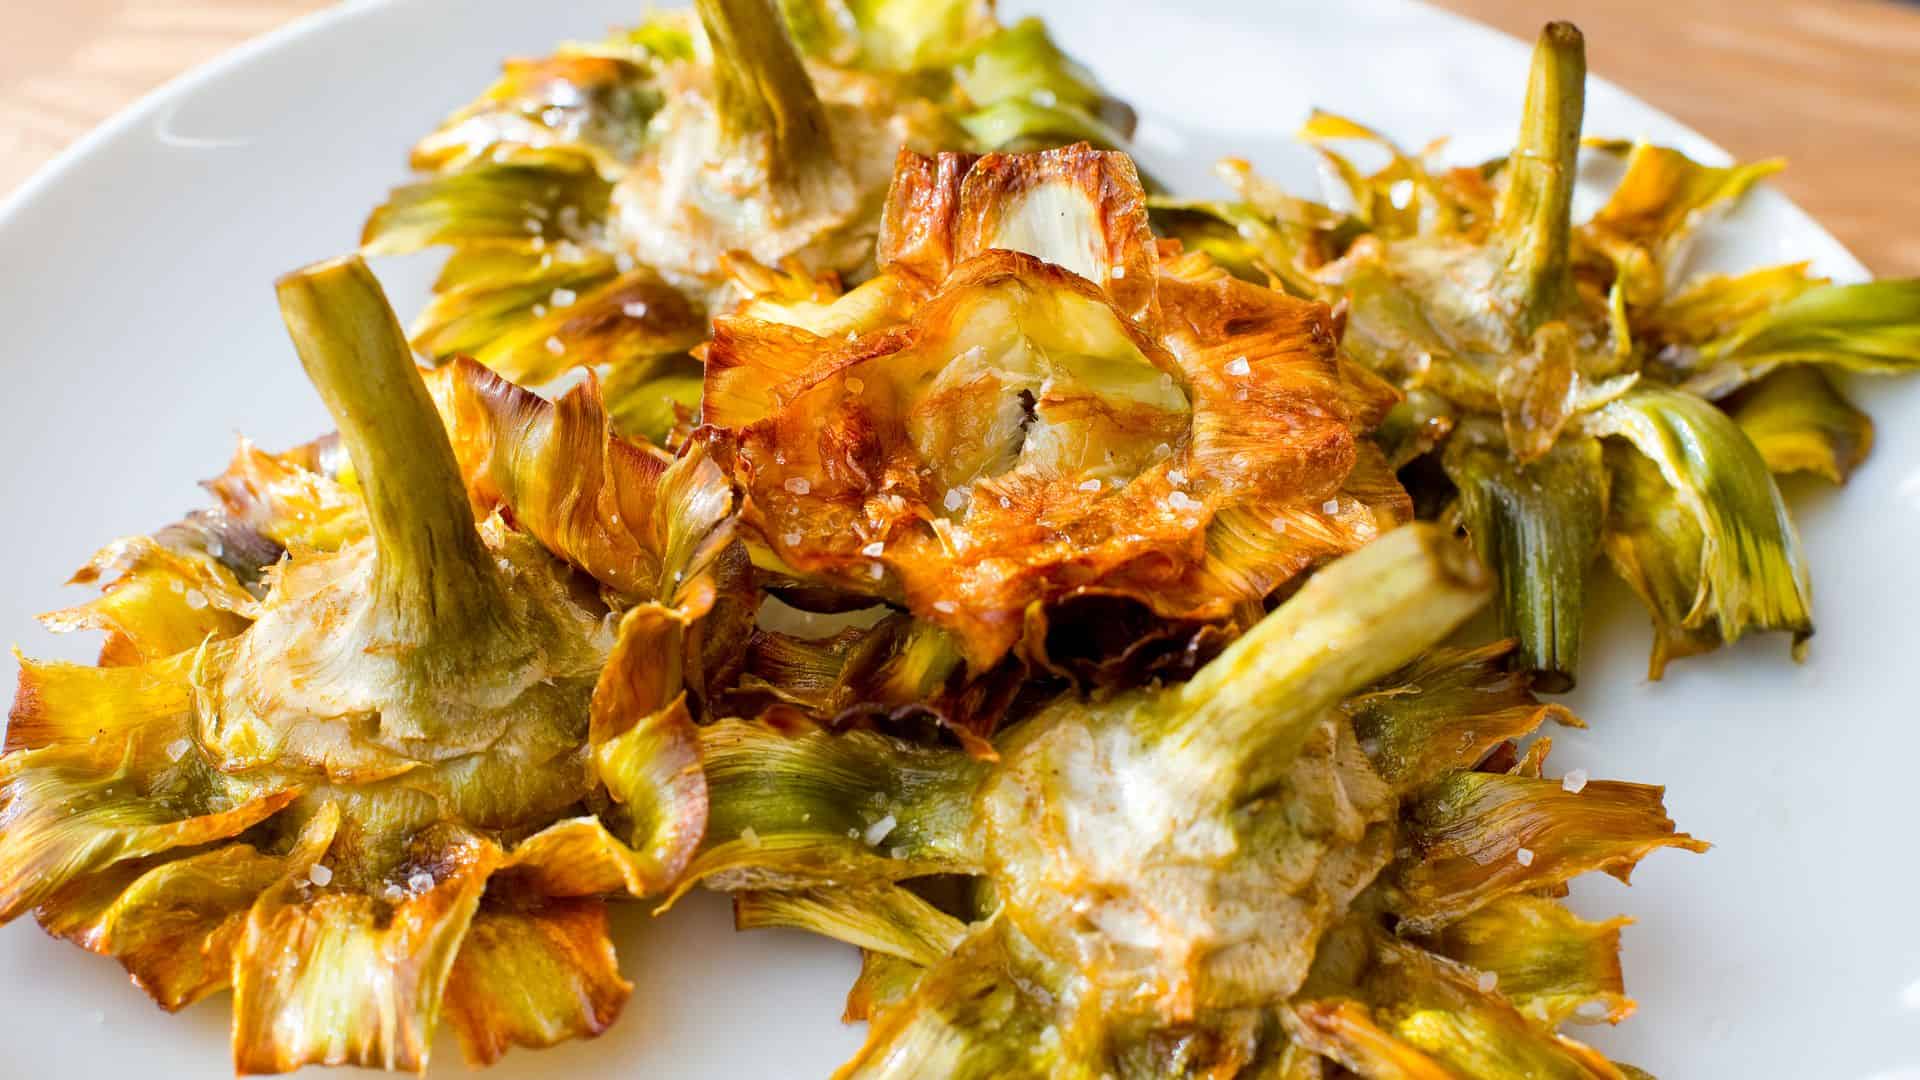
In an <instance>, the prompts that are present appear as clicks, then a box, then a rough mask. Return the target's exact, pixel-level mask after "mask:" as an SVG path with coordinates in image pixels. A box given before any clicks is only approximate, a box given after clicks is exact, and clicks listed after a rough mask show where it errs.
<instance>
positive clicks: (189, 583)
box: [40, 536, 258, 664]
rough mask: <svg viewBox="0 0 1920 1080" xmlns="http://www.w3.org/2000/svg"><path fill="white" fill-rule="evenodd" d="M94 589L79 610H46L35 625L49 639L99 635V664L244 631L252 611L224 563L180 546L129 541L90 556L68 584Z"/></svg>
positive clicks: (165, 653)
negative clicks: (79, 633) (47, 632)
mask: <svg viewBox="0 0 1920 1080" xmlns="http://www.w3.org/2000/svg"><path fill="white" fill-rule="evenodd" d="M102 581H104V582H105V583H104V584H102V585H101V595H100V596H99V597H97V598H95V599H93V600H90V601H88V602H86V603H84V604H79V605H76V606H74V607H70V608H65V609H63V610H60V611H54V612H49V613H47V614H45V615H42V616H40V623H41V625H42V626H45V627H46V628H47V629H49V630H52V631H54V632H56V633H69V632H72V631H75V630H99V631H102V632H104V633H105V634H106V635H107V641H106V644H105V646H104V648H103V651H102V662H103V663H112V664H145V663H151V662H154V661H158V660H161V659H164V658H166V657H169V656H173V655H176V654H178V653H182V652H185V651H187V650H189V649H192V648H194V647H195V646H198V645H199V644H200V643H201V642H203V641H206V640H207V639H209V638H229V637H232V636H233V635H235V634H237V633H239V632H240V631H242V630H244V629H246V627H247V624H248V623H249V622H250V621H251V619H252V616H253V615H254V613H255V612H256V610H257V608H258V605H257V603H256V601H255V599H254V596H253V594H252V593H251V592H249V591H248V590H247V588H246V587H245V586H244V585H242V583H241V581H240V579H239V578H238V577H237V576H236V575H235V574H234V572H233V571H232V570H230V569H228V567H227V565H226V564H225V563H223V562H221V561H220V560H219V559H217V558H215V557H214V556H212V555H211V554H208V553H207V552H206V550H205V549H204V548H201V549H199V550H195V549H193V548H190V547H187V546H185V545H183V544H172V545H170V544H167V543H164V542H163V541H162V540H161V539H160V538H158V537H145V536H137V537H129V538H127V539H124V540H118V541H115V542H114V543H113V544H111V545H109V546H108V547H106V548H104V549H102V550H101V551H100V552H98V553H96V554H95V555H94V557H93V558H92V559H91V560H90V561H89V562H88V563H87V565H86V566H84V567H82V568H81V569H80V571H79V572H78V573H76V574H74V576H73V578H72V580H71V582H70V584H76V585H90V584H94V583H96V582H102Z"/></svg>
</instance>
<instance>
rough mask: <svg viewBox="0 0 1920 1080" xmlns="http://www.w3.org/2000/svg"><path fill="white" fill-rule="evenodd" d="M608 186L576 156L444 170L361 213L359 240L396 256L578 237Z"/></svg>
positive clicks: (603, 203) (603, 205)
mask: <svg viewBox="0 0 1920 1080" xmlns="http://www.w3.org/2000/svg"><path fill="white" fill-rule="evenodd" d="M612 191H613V188H612V185H611V184H609V183H608V182H607V181H606V180H605V179H603V178H602V177H601V176H600V174H599V173H598V172H597V171H595V170H594V169H593V167H592V165H591V164H590V163H589V162H588V161H586V160H584V159H575V160H574V161H572V162H559V163H554V164H549V165H483V166H479V167H477V168H472V169H467V170H463V171H460V172H451V173H446V174H444V175H439V176H433V177H429V178H427V179H425V180H421V181H418V182H416V183H413V184H408V185H406V186H405V187H401V188H396V189H395V190H394V192H393V194H392V195H391V196H389V197H388V199H387V202H386V203H385V204H383V205H382V206H380V207H379V208H378V209H376V210H375V211H374V212H373V214H372V216H370V217H369V218H367V224H366V227H365V228H364V229H363V230H362V231H361V236H360V246H361V249H362V250H363V251H365V252H366V253H367V254H369V255H404V254H407V253H409V252H414V251H423V250H425V249H427V248H429V247H433V246H435V245H436V244H475V245H499V246H505V247H524V246H528V245H533V246H541V245H545V244H559V243H561V242H563V241H564V242H567V243H574V244H578V243H582V242H584V241H586V240H587V239H588V236H587V231H586V230H587V229H588V228H589V227H590V226H591V224H592V223H594V222H597V221H600V220H602V219H603V218H605V217H606V214H607V205H608V200H609V198H610V197H611V195H612Z"/></svg>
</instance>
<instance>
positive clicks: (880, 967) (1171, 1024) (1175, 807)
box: [657, 525, 1704, 1080]
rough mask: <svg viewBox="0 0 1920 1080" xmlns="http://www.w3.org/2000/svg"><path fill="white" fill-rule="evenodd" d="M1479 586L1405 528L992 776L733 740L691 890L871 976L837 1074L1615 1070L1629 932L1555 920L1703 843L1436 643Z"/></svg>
mask: <svg viewBox="0 0 1920 1080" xmlns="http://www.w3.org/2000/svg"><path fill="white" fill-rule="evenodd" d="M1488 591H1489V590H1488V582H1487V580H1486V574H1485V571H1483V570H1482V569H1481V568H1480V567H1479V565H1478V564H1477V562H1476V561H1475V560H1474V557H1473V555H1472V554H1471V552H1469V551H1467V550H1465V549H1464V547H1463V546H1462V545H1460V544H1459V542H1458V541H1455V540H1453V539H1452V538H1451V537H1448V536H1445V535H1444V534H1442V533H1441V532H1440V531H1439V530H1437V529H1436V528H1434V527H1433V526H1429V525H1413V526H1408V527H1406V528H1402V529H1398V530H1396V531H1394V532H1392V533H1389V534H1388V535H1386V536H1385V537H1383V538H1381V539H1380V540H1377V541H1375V542H1374V543H1372V544H1371V545H1369V546H1367V547H1365V548H1362V549H1361V550H1360V551H1358V552H1356V553H1354V554H1351V555H1348V556H1346V557H1345V558H1343V559H1340V560H1338V561H1336V562H1334V563H1332V564H1331V565H1329V566H1327V567H1326V568H1325V569H1322V570H1321V571H1319V572H1318V573H1317V574H1316V575H1315V576H1314V577H1313V578H1312V579H1311V580H1309V581H1308V582H1307V583H1306V585H1305V586H1303V587H1302V588H1301V589H1300V590H1299V591H1298V592H1297V593H1295V594H1294V595H1293V596H1292V597H1291V598H1290V599H1288V600H1287V601H1286V602H1284V603H1283V604H1281V605H1280V607H1279V608H1278V609H1277V610H1275V611H1274V612H1273V613H1272V614H1271V615H1269V616H1267V617H1266V618H1265V619H1264V620H1263V621H1261V622H1260V623H1259V624H1258V625H1257V626H1255V627H1254V628H1253V629H1252V630H1251V631H1250V632H1248V633H1247V634H1246V635H1245V636H1243V637H1241V638H1240V639H1239V640H1238V641H1236V642H1235V643H1234V644H1233V645H1232V646H1231V647H1229V648H1228V649H1227V650H1226V651H1225V652H1223V653H1222V654H1221V655H1220V656H1219V657H1218V658H1217V659H1215V660H1214V661H1213V662H1212V663H1210V664H1209V665H1207V666H1206V667H1204V668H1202V669H1201V671H1200V672H1199V673H1198V674H1197V675H1196V676H1195V677H1194V678H1193V679H1192V680H1191V681H1188V682H1186V683H1184V684H1179V685H1173V686H1166V687H1152V688H1144V689H1140V690H1134V691H1127V692H1121V693H1117V694H1114V695H1111V696H1109V697H1106V698H1102V699H1093V700H1087V699H1083V698H1081V697H1079V696H1076V695H1072V694H1068V695H1065V696H1062V697H1059V698H1056V699H1054V700H1052V701H1049V702H1046V703H1044V704H1042V705H1040V706H1039V707H1037V708H1036V709H1035V710H1034V711H1033V712H1032V713H1031V715H1028V716H1025V717H1024V718H1022V719H1021V720H1020V721H1018V722H1017V723H1016V724H1014V725H1013V726H1011V727H1010V728H1009V729H1008V730H1006V731H1005V732H1004V733H1002V734H1001V736H1000V737H999V738H997V739H996V740H995V744H994V748H995V751H996V755H995V759H994V760H982V759H980V758H978V757H976V756H970V755H968V754H965V753H963V752H961V751H959V750H946V749H937V748H929V747H927V746H924V745H920V744H915V743H909V742H904V741H901V740H898V739H894V738H889V737H887V736H885V735H881V734H877V733H873V732H864V731H856V732H850V733H845V734H832V733H829V732H826V731H823V730H817V729H814V730H798V731H796V730H784V731H783V730H781V729H779V728H776V727H774V726H770V725H767V724H755V723H746V722H741V721H731V720H729V721H722V722H720V723H717V724H714V725H712V726H709V727H706V728H703V729H702V730H701V733H700V744H701V757H702V761H703V764H704V767H705V769H706V773H707V781H708V785H709V789H708V790H709V798H710V803H709V822H708V829H707V837H706V841H705V844H704V846H703V849H702V851H701V853H700V854H699V856H698V857H697V858H696V859H695V860H694V862H693V863H692V864H691V866H690V867H689V870H688V874H687V877H686V880H685V882H684V883H683V885H682V886H681V888H682V889H683V890H684V889H685V888H687V887H690V885H691V884H692V883H693V882H694V881H696V880H702V881H704V882H705V883H706V884H707V885H708V886H710V887H714V888H720V889H725V890H729V891H733V892H734V893H735V894H736V911H737V918H738V922H739V924H740V925H741V926H743V927H757V926H792V927H800V928H804V929H808V930H812V931H815V932H818V933H823V934H827V935H830V936H833V937H836V938H839V939H841V940H844V941H848V942H851V943H853V944H856V945H858V946H860V947H861V948H862V949H864V950H865V957H866V959H865V962H864V965H863V968H862V973H861V975H860V979H859V982H858V984H857V985H856V986H855V988H854V990H853V992H852V993H851V994H850V996H849V999H848V1013H849V1015H850V1016H851V1017H856V1018H868V1019H870V1020H871V1021H872V1026H871V1028H870V1030H869V1035H868V1040H867V1044H866V1046H865V1048H863V1049H862V1050H861V1051H860V1052H859V1054H858V1055H857V1056H856V1057H855V1058H854V1060H853V1061H852V1062H850V1063H849V1064H848V1065H847V1066H846V1067H845V1068H844V1069H843V1070H842V1071H841V1073H840V1075H841V1076H843V1077H909V1076H911V1077H920V1076H925V1077H934V1076H939V1077H1028V1076H1031V1077H1062V1076H1086V1077H1095V1076H1121V1077H1143V1078H1144V1077H1168V1076H1201V1075H1206V1076H1217V1077H1226V1076H1242V1075H1245V1076H1252V1075H1260V1076H1287V1077H1310V1076H1320V1075H1323V1072H1322V1071H1321V1070H1322V1069H1323V1068H1324V1067H1325V1065H1326V1064H1327V1061H1328V1060H1330V1061H1331V1062H1335V1063H1338V1064H1339V1065H1342V1066H1345V1067H1346V1068H1348V1069H1352V1070H1354V1071H1355V1072H1357V1073H1359V1074H1360V1075H1363V1076H1372V1077H1403V1076H1454V1075H1470V1076H1483V1077H1513V1078H1516V1080H1517V1078H1520V1077H1538V1076H1566V1077H1607V1078H1619V1077H1623V1076H1625V1075H1628V1074H1627V1073H1626V1072H1624V1071H1623V1069H1622V1068H1621V1067H1616V1066H1614V1065H1612V1064H1611V1063H1609V1062H1608V1061H1606V1060H1605V1059H1604V1058H1603V1057H1601V1056H1600V1055H1598V1054H1596V1053H1595V1052H1594V1051H1592V1050H1590V1049H1588V1048H1586V1047H1584V1046H1582V1045H1581V1044H1579V1043H1576V1042H1573V1041H1571V1040H1569V1039H1566V1038H1564V1037H1562V1036H1560V1035H1557V1034H1556V1033H1555V1030H1554V1029H1555V1028H1556V1027H1557V1026H1558V1025H1559V1024H1560V1023H1561V1022H1562V1021H1564V1020H1567V1019H1569V1018H1571V1019H1576V1020H1581V1021H1586V1022H1595V1021H1604V1020H1617V1019H1619V1018H1621V1017H1623V1016H1625V1015H1626V1014H1627V1013H1628V1012H1630V1011H1631V1008H1632V1004H1631V1002H1630V1001H1629V1000H1628V999H1627V998H1626V997H1625V996H1624V992H1623V990H1622V987H1621V984H1620V969H1619V962H1618V954H1617V949H1618V930H1619V925H1620V924H1619V923H1617V922H1615V923H1598V924H1596V923H1588V922H1585V921H1583V920H1581V919H1579V918H1577V917H1575V916H1573V915H1572V914H1570V913H1569V912H1567V911H1566V910H1565V909H1563V908H1561V907H1560V906H1559V905H1558V904H1556V903H1555V902H1554V901H1553V900H1552V899H1550V898H1549V897H1550V896H1551V895H1552V894H1553V893H1554V892H1555V891H1556V890H1558V889H1559V888H1560V887H1561V886H1562V885H1563V883H1564V882H1566V881H1567V880H1569V879H1570V878H1572V877H1574V876H1576V875H1578V874H1580V873H1583V872H1586V871H1590V870H1605V871H1608V872H1610V873H1613V874H1615V875H1617V876H1619V877H1621V878H1623V879H1624V878H1625V877H1626V876H1627V874H1628V873H1629V872H1630V871H1631V869H1632V867H1633V865H1634V864H1635V863H1636V862H1637V861H1638V860H1639V859H1640V858H1641V857H1642V856H1644V855H1645V854H1647V853H1648V852H1650V851H1652V850H1655V849H1657V848H1660V847H1665V846H1677V847H1682V848H1687V849H1691V850H1700V849H1701V848H1703V847H1704V845H1702V844H1700V843H1698V842H1697V841H1695V840H1693V839H1692V838H1690V837H1688V836H1686V835H1685V834H1681V833H1676V832H1675V831H1674V827H1673V823H1672V822H1671V821H1669V820H1668V819H1667V818H1666V816H1665V814H1664V812H1663V811H1662V809H1661V797H1660V791H1659V789H1657V788H1649V787H1645V786H1643V785H1638V784H1628V783H1615V782H1606V781H1593V782H1585V781H1584V780H1583V779H1581V778H1579V777H1578V776H1571V777H1567V778H1560V779H1552V778H1546V777H1543V776H1542V775H1541V772H1540V769H1541V765H1542V764H1543V762H1544V758H1545V749H1546V746H1547V745H1548V740H1545V739H1541V740H1538V741H1536V742H1535V743H1534V744H1533V747H1532V748H1530V749H1529V751H1528V752H1527V753H1526V754H1524V755H1517V754H1516V753H1515V751H1514V744H1513V740H1515V739H1518V738H1521V737H1523V736H1525V735H1528V734H1530V733H1531V732H1533V731H1534V729H1535V728H1536V727H1537V726H1538V725H1539V724H1540V723H1541V722H1542V720H1543V719H1545V718H1547V717H1550V716H1557V717H1559V718H1560V719H1562V720H1565V721H1568V722H1572V720H1571V717H1568V716H1567V715H1566V714H1565V713H1564V711H1563V710H1558V709H1554V708H1552V707H1545V706H1541V705H1540V704H1539V703H1538V702H1537V701H1535V700H1534V699H1533V697H1532V695H1531V694H1530V693H1529V692H1528V690H1527V685H1526V678H1525V677H1524V676H1523V675H1518V674H1513V673H1509V672H1506V671H1504V670H1502V665H1503V661H1504V656H1503V654H1504V653H1505V651H1506V649H1507V647H1508V646H1507V645H1506V644H1505V643H1501V644H1496V645H1494V646H1492V647H1487V648H1480V649H1471V650H1439V651H1436V652H1429V651H1428V650H1429V649H1430V648H1431V647H1433V646H1434V645H1436V644H1437V643H1438V642H1439V641H1440V640H1441V639H1442V638H1443V637H1445V636H1446V635H1447V633H1448V632H1449V631H1451V630H1452V629H1454V628H1455V627H1456V626H1457V625H1458V624H1459V623H1461V622H1462V621H1463V620H1464V619H1465V618H1466V617H1468V616H1469V615H1470V614H1472V613H1473V612H1474V611H1475V610H1476V609H1477V608H1478V607H1479V606H1480V605H1481V604H1482V603H1483V601H1484V600H1485V598H1486V595H1487V593H1488ZM1423 654H1424V655H1423ZM671 691H672V688H671V687H663V688H661V692H662V693H663V694H665V693H670V692H671ZM657 700H658V699H657ZM954 875H963V877H959V878H956V877H954ZM955 881H959V882H961V884H960V885H959V887H957V888H948V887H944V886H948V885H952V884H953V883H954V882H955Z"/></svg>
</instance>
